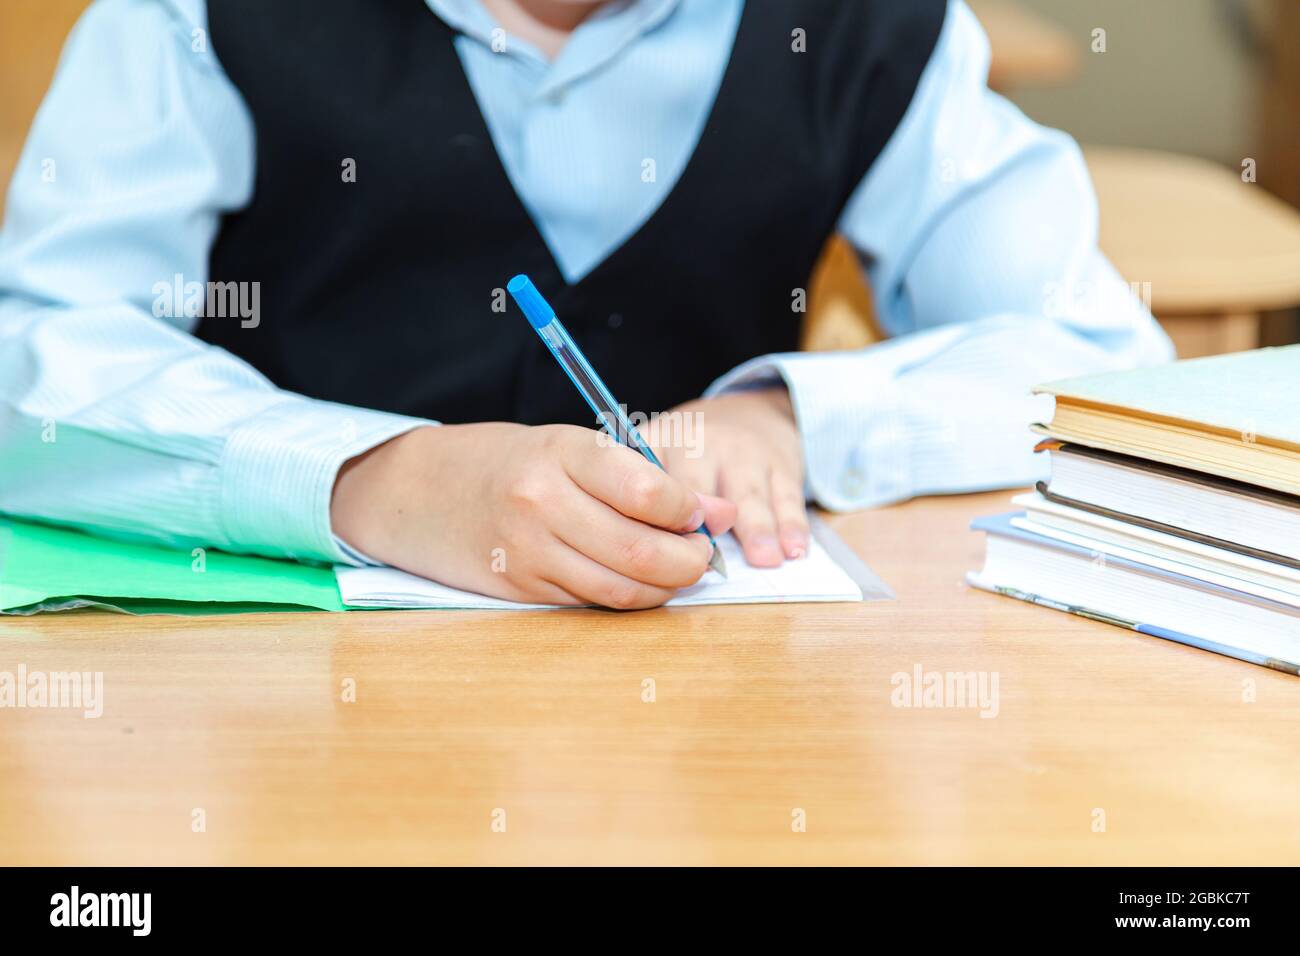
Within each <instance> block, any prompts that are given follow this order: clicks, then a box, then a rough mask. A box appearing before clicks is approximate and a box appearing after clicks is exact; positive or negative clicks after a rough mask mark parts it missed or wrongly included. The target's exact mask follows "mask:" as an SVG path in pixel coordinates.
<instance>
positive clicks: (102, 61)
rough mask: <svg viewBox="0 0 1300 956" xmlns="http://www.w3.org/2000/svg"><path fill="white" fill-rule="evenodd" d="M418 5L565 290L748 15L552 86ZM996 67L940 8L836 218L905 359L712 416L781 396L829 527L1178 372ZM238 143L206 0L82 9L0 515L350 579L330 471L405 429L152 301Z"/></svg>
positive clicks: (706, 3) (806, 369)
mask: <svg viewBox="0 0 1300 956" xmlns="http://www.w3.org/2000/svg"><path fill="white" fill-rule="evenodd" d="M428 3H429V6H430V7H431V8H432V12H431V13H430V15H431V16H432V15H437V16H441V17H442V18H443V19H445V20H446V21H448V22H449V23H451V24H452V25H453V26H455V27H456V28H457V29H458V30H460V31H461V34H462V35H461V36H460V37H459V38H458V40H457V42H456V48H457V51H458V53H459V55H460V57H461V60H462V62H463V64H464V67H465V70H466V73H467V75H468V77H469V79H470V83H471V85H472V88H473V90H474V93H475V96H476V97H477V99H478V102H479V106H480V108H481V109H482V111H483V113H484V116H485V118H486V120H487V123H488V126H489V128H490V130H491V133H492V137H493V140H494V143H495V145H496V148H497V150H498V151H499V153H500V155H501V157H502V160H503V162H504V164H505V167H506V169H507V171H508V173H509V175H510V178H511V182H512V184H513V185H514V188H515V189H516V190H517V191H518V193H519V195H520V197H521V199H522V200H523V202H524V204H525V206H526V207H527V209H528V211H529V212H530V214H531V215H532V216H533V218H534V219H535V220H536V222H537V224H538V226H539V229H540V231H541V233H542V235H543V237H544V238H545V240H546V242H547V243H548V245H549V246H550V248H551V251H552V252H553V253H554V255H555V258H556V260H557V261H558V262H559V263H560V265H561V267H562V269H563V270H564V272H565V275H566V276H567V278H569V279H570V280H576V279H578V278H580V277H581V276H583V275H584V274H586V273H587V272H588V271H590V270H591V268H592V267H593V266H594V265H596V264H597V263H598V262H600V260H601V259H602V257H604V256H605V255H606V254H607V253H608V252H609V251H611V250H612V249H613V248H615V247H617V246H618V245H619V243H620V242H622V240H623V239H624V238H625V237H627V236H628V235H629V234H631V233H632V232H633V231H635V229H636V228H637V227H638V226H639V225H640V224H641V223H642V222H643V221H644V220H645V219H646V218H647V217H648V216H649V215H651V214H652V213H653V211H654V210H655V208H656V207H657V206H658V205H659V203H660V202H661V201H662V200H663V198H664V196H665V195H667V193H668V191H669V190H671V189H672V187H673V184H674V182H675V181H676V179H677V177H678V175H679V174H680V173H681V171H682V169H683V168H684V167H685V165H686V162H687V159H688V158H689V157H690V154H691V152H692V151H693V149H694V147H695V143H696V142H697V140H698V138H699V135H700V133H701V131H702V129H703V126H704V124H705V122H706V120H707V116H708V113H709V111H710V108H711V106H712V103H713V99H714V95H715V93H716V91H717V88H718V85H719V82H720V78H721V76H722V72H723V69H724V66H725V64H726V61H727V59H728V57H729V55H730V47H731V42H732V39H733V38H734V36H735V32H736V25H737V23H738V21H739V17H740V13H741V8H742V0H618V2H614V3H611V4H609V5H608V6H607V7H605V8H603V9H602V10H601V11H600V12H599V13H598V14H597V15H595V16H593V17H592V18H591V19H589V20H588V21H587V22H585V23H584V24H583V25H582V26H580V27H579V28H578V30H577V31H576V32H575V33H574V34H573V36H572V37H571V39H570V41H569V43H568V45H567V46H566V47H565V49H564V50H563V52H562V53H561V54H560V56H559V57H558V58H557V59H556V60H555V61H554V62H547V61H546V60H545V58H544V57H542V56H541V55H540V54H539V53H538V51H537V50H535V49H533V48H531V47H530V46H529V45H528V44H526V43H524V42H523V41H521V40H519V39H517V38H514V37H508V36H503V34H502V33H501V32H500V31H498V30H497V28H496V25H495V24H494V22H493V21H492V19H491V18H490V16H489V15H488V14H487V12H486V11H485V10H484V9H483V8H482V7H481V6H480V5H479V4H478V3H477V2H475V0H428ZM503 40H504V44H503V43H502V41H503ZM286 42H292V38H289V39H288V40H287V41H286ZM494 44H495V45H496V46H497V47H501V46H502V45H504V49H499V50H496V51H494V49H493V46H494ZM217 52H219V51H217ZM806 55H809V56H814V55H816V50H815V46H813V47H812V48H810V50H809V52H808V53H807V54H806ZM987 67H988V47H987V42H986V40H985V38H984V35H983V33H982V31H981V30H980V27H979V25H978V24H977V22H976V21H975V18H974V16H973V15H972V14H971V13H970V11H969V10H968V9H967V8H966V6H965V4H964V3H963V2H960V0H953V2H952V5H951V8H950V10H949V16H948V18H947V21H946V23H945V26H944V28H943V32H942V35H941V36H940V39H939V42H938V45H937V48H936V49H935V52H934V54H933V57H932V59H931V62H930V63H929V64H928V66H927V68H926V70H925V73H924V75H923V77H922V80H921V83H920V85H919V88H918V89H917V91H916V95H915V97H914V100H913V102H912V104H911V106H910V108H909V109H908V111H907V114H906V116H905V117H904V119H903V121H902V123H901V125H900V126H899V128H898V129H897V130H896V131H895V133H894V135H893V137H892V139H891V140H890V142H889V144H888V146H887V147H886V149H885V151H884V153H883V154H882V155H881V156H880V158H879V160H878V161H877V162H876V164H875V165H874V166H873V168H872V169H871V170H870V172H869V174H868V175H867V177H866V178H865V180H864V181H863V182H862V183H861V185H860V186H859V187H858V189H857V190H856V192H855V194H854V196H853V197H852V200H851V201H850V202H849V204H848V206H847V208H846V209H845V210H844V213H843V218H842V220H841V222H840V228H841V230H842V232H843V233H844V234H845V235H846V236H847V237H848V239H849V240H850V241H851V242H852V243H853V245H854V246H855V247H856V248H857V250H858V251H859V253H860V255H861V258H862V261H863V264H864V267H865V269H866V271H867V274H868V276H869V278H870V281H871V286H872V289H873V292H874V295H875V300H876V306H877V311H878V316H879V320H880V323H881V325H882V326H883V328H884V330H885V331H886V332H887V333H888V334H889V335H890V336H891V340H890V341H888V342H886V343H883V344H881V345H878V346H875V347H872V348H869V349H866V350H862V351H853V352H842V353H824V354H813V353H797V354H790V355H779V356H762V357H758V358H755V359H754V360H753V361H752V362H749V363H747V364H746V365H744V366H742V367H741V368H739V369H736V370H733V371H732V372H730V373H728V374H727V375H725V376H724V377H723V378H722V379H720V380H719V381H718V382H717V383H715V385H714V386H713V387H712V388H711V390H710V391H711V393H716V392H717V391H719V390H722V389H725V388H728V387H732V386H739V385H742V384H744V383H747V382H752V381H765V380H774V379H777V378H780V379H783V380H784V381H785V382H786V383H787V384H788V386H789V388H790V390H791V392H792V395H793V400H794V404H795V408H796V410H797V413H798V418H799V425H800V429H801V432H802V434H803V440H804V448H805V454H806V458H807V468H808V488H809V492H810V494H811V495H812V497H813V498H814V499H815V500H816V501H818V502H819V503H821V504H822V505H824V506H826V507H829V508H834V509H851V508H861V507H866V506H870V505H877V504H882V503H885V502H890V501H897V500H900V499H903V498H907V497H910V496H912V495H917V494H924V493H931V492H956V491H968V490H974V489H983V488H993V487H1002V486H1011V485H1019V484H1025V483H1027V482H1029V481H1031V480H1033V479H1035V478H1037V477H1039V476H1040V474H1041V473H1042V469H1043V465H1042V462H1041V461H1040V460H1039V457H1038V456H1035V455H1033V454H1032V452H1031V448H1032V436H1031V435H1030V434H1029V433H1028V431H1027V430H1026V426H1027V425H1028V424H1029V423H1030V422H1031V421H1033V420H1037V419H1041V418H1043V417H1045V415H1046V414H1047V413H1048V412H1049V410H1050V406H1049V407H1046V408H1045V407H1044V404H1043V403H1044V402H1048V401H1050V400H1048V399H1041V398H1040V399H1035V398H1031V397H1030V396H1029V388H1030V386H1032V385H1033V384H1035V383H1037V382H1040V381H1044V380H1049V379H1052V378H1057V377H1061V376H1066V375H1072V374H1077V373H1081V372H1085V371H1090V370H1095V369H1104V368H1116V367H1122V366H1130V365H1136V364H1143V363H1154V362H1160V361H1165V360H1167V359H1168V358H1169V357H1170V355H1171V350H1170V346H1169V343H1168V340H1167V339H1166V338H1165V336H1164V335H1163V333H1162V332H1161V331H1160V329H1159V327H1158V326H1157V325H1156V324H1155V322H1154V320H1153V319H1152V318H1151V316H1150V315H1149V313H1148V312H1147V311H1146V310H1145V308H1143V307H1142V305H1141V304H1140V303H1139V302H1138V301H1137V300H1136V299H1135V298H1133V297H1132V296H1131V295H1130V294H1129V291H1128V288H1127V286H1126V285H1125V284H1124V283H1122V282H1121V281H1120V280H1119V278H1118V276H1116V274H1115V272H1114V270H1113V269H1112V268H1111V267H1110V266H1109V264H1108V263H1107V262H1106V261H1105V259H1104V258H1103V257H1102V256H1101V254H1100V253H1099V252H1098V251H1097V244H1096V243H1097V210H1096V204H1095V200H1094V197H1093V193H1092V190H1091V186H1090V184H1089V181H1088V176H1087V172H1086V170H1085V168H1084V165H1083V163H1082V160H1081V157H1080V154H1079V151H1078V149H1077V147H1076V146H1075V144H1074V142H1073V141H1072V140H1071V139H1070V138H1069V137H1067V136H1065V135H1063V134H1061V133H1059V132H1055V131H1052V130H1047V129H1044V128H1043V127H1040V126H1038V125H1036V124H1034V123H1033V122H1031V121H1029V120H1028V119H1026V118H1025V117H1024V116H1023V115H1022V114H1021V113H1020V112H1019V111H1018V110H1016V109H1015V108H1014V107H1013V106H1011V105H1010V104H1009V103H1007V102H1006V101H1005V100H1003V99H1001V98H1000V97H998V96H996V95H994V94H992V93H990V92H989V91H988V90H987V89H986V87H985V78H986V73H987ZM431 95H436V92H434V93H431ZM254 136H255V131H254V128H253V123H252V119H251V116H250V114H249V112H248V109H247V107H246V106H245V105H244V103H243V102H242V100H241V98H240V95H239V93H238V91H237V90H236V89H235V88H234V86H233V85H232V84H231V83H230V81H229V80H228V79H227V78H226V77H225V75H224V73H223V72H222V70H221V66H220V64H219V62H218V61H217V59H216V55H215V52H214V51H213V50H212V49H211V48H210V47H209V45H208V42H207V34H206V9H205V6H204V4H203V2H202V0H97V2H96V3H95V4H94V5H93V6H92V7H91V8H90V10H89V11H88V12H87V13H86V14H85V15H84V16H83V18H82V20H81V21H80V23H79V24H78V26H77V27H76V29H75V30H74V32H73V34H72V36H71V38H70V39H69V41H68V44H67V48H66V49H65V51H64V55H63V58H62V60H61V62H60V65H59V69H58V72H57V75H56V77H55V80H54V84H53V86H52V88H51V90H50V92H49V95H48V96H47V98H46V100H45V103H44V104H43V105H42V107H41V109H40V112H39V113H38V115H37V118H36V122H35V124H34V126H33V128H32V131H31V134H30V136H29V138H28V141H27V144H26V147H25V149H24V151H23V154H22V158H21V160H20V162H19V165H18V168H17V171H16V173H15V175H14V178H13V182H12V184H11V187H10V192H9V197H8V203H7V211H6V219H5V225H4V231H3V234H0V510H3V511H5V512H8V513H11V514H15V515H24V516H35V517H41V518H45V519H48V520H53V521H58V522H62V523H67V524H71V525H75V526H80V527H85V528H91V529H96V530H99V531H100V532H102V533H106V534H113V535H119V536H126V537H143V538H148V539H153V540H161V541H165V542H169V543H173V544H179V545H184V546H190V545H193V544H202V545H207V546H215V547H221V548H226V549H230V550H235V551H245V552H253V553H261V554H270V555H277V556H292V557H298V558H304V559H317V560H324V561H355V560H357V558H356V555H354V554H353V553H352V552H351V551H350V550H349V549H347V548H346V546H345V545H343V544H342V543H341V542H339V541H338V540H337V539H336V538H335V537H334V536H333V534H332V530H331V528H330V517H329V503H330V495H331V491H332V488H333V483H334V479H335V476H336V473H337V471H338V469H339V467H340V466H341V465H342V463H343V462H345V461H346V460H347V459H348V458H350V457H352V456H354V455H357V454H359V453H361V452H362V451H364V450H366V449H368V448H371V447H373V446H374V445H376V444H378V443H379V442H382V441H385V440H387V439H389V438H391V437H393V436H395V435H397V434H400V433H401V432H403V431H405V430H407V429H409V428H411V427H414V426H415V425H418V424H420V422H419V421H418V420H415V419H410V418H405V417H402V416H397V415H390V414H385V413H381V412H376V411H372V410H367V409H361V408H352V407H348V406H343V405H337V404H331V403H327V402H321V401H316V400H313V399H308V398H305V397H303V396H299V395H294V394H290V393H286V392H283V391H280V390H278V389H276V388H275V387H273V386H272V385H271V384H270V383H269V382H267V381H266V379H265V378H264V377H262V376H261V375H260V374H259V373H258V372H257V371H255V370H254V369H252V368H251V367H250V366H248V365H247V364H245V363H244V362H242V361H240V360H238V359H236V358H234V357H232V356H231V355H230V354H228V353H226V352H224V351H222V350H219V349H216V348H213V347H210V346H208V345H206V344H204V343H202V342H200V341H198V340H196V339H195V338H193V337H192V336H191V335H190V334H189V333H190V331H191V330H192V328H193V326H194V323H195V319H193V318H192V317H187V316H185V315H184V314H183V313H182V314H178V315H170V316H169V315H166V314H163V315H161V316H159V315H157V314H156V312H157V311H158V310H156V309H155V308H154V306H155V304H156V299H157V293H156V292H155V291H154V290H155V289H156V288H157V287H158V286H159V284H160V283H163V284H167V283H174V278H173V277H175V276H181V277H183V281H185V282H200V283H202V282H206V280H207V268H208V257H209V252H210V248H211V245H212V242H213V239H214V237H215V235H216V233H217V230H218V228H219V226H220V219H221V216H222V215H224V214H226V213H229V212H231V211H235V210H238V209H240V208H241V207H242V206H244V205H245V204H247V203H248V201H249V199H250V197H251V194H252V190H253V183H254V150H253V144H254ZM647 157H651V158H653V159H654V161H655V164H656V175H655V177H654V181H653V182H649V183H647V182H646V181H645V177H643V176H642V175H640V173H641V171H642V168H643V166H642V163H643V160H644V159H645V158H647ZM357 175H358V177H361V176H365V175H366V170H365V169H364V168H361V169H358V170H357ZM171 311H173V312H174V311H175V310H171ZM737 321H743V318H742V317H737Z"/></svg>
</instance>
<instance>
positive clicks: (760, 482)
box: [721, 460, 785, 568]
mask: <svg viewBox="0 0 1300 956" xmlns="http://www.w3.org/2000/svg"><path fill="white" fill-rule="evenodd" d="M721 485H722V493H723V494H724V495H725V496H726V497H728V498H730V499H731V500H732V501H734V502H735V503H736V529H735V530H736V538H737V539H739V541H740V546H741V548H742V549H744V552H745V560H746V561H748V562H749V563H750V564H752V565H753V566H754V567H756V568H772V567H776V566H777V565H779V564H780V563H781V562H782V561H783V560H784V559H785V555H784V554H783V553H782V551H781V543H780V540H779V539H778V538H777V532H776V515H775V514H773V512H772V489H771V484H770V482H769V480H768V468H767V465H766V464H765V463H762V462H758V461H755V460H746V461H741V462H735V463H732V464H729V465H728V466H726V467H724V468H723V469H722V476H721Z"/></svg>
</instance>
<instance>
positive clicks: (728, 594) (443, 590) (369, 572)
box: [334, 520, 894, 610]
mask: <svg viewBox="0 0 1300 956" xmlns="http://www.w3.org/2000/svg"><path fill="white" fill-rule="evenodd" d="M813 528H814V530H813V538H812V540H810V541H809V547H808V555H807V557H805V558H801V559H799V560H798V561H787V562H785V563H784V564H783V565H781V566H780V567H779V568H754V567H750V566H749V565H748V564H747V563H746V562H745V557H744V555H743V554H742V553H741V551H740V545H739V544H738V543H737V541H736V539H735V538H734V537H733V536H732V535H726V536H725V537H723V538H721V539H720V540H719V542H718V546H719V547H720V548H722V555H723V557H724V558H725V559H726V562H727V571H728V573H729V577H726V578H723V577H722V576H721V575H720V574H718V573H717V572H715V571H707V572H705V575H704V577H703V578H701V579H700V581H699V583H698V584H694V585H692V586H691V587H689V588H683V589H682V590H681V591H679V592H678V594H677V596H676V597H674V598H673V599H672V600H671V601H669V602H668V605H669V606H670V607H690V606H693V605H699V604H791V603H798V602H804V601H863V600H879V599H888V598H892V597H893V596H894V595H893V593H892V592H891V591H890V590H889V588H888V587H887V586H886V585H885V584H884V583H883V582H882V581H881V580H880V579H879V578H878V577H876V576H875V574H874V573H872V571H871V570H870V569H869V568H867V566H866V565H865V564H863V563H862V562H861V561H860V560H859V559H858V558H857V556H856V555H854V554H853V553H852V551H850V550H849V549H848V547H847V545H845V544H844V543H843V542H842V541H840V540H839V537H838V536H836V535H835V533H834V532H833V531H831V530H830V528H828V527H827V526H826V525H825V524H823V523H822V522H820V521H816V520H814V525H813ZM832 552H834V556H832ZM837 558H838V560H837ZM334 574H335V576H336V577H337V578H338V582H339V593H340V594H341V595H342V597H343V603H344V604H347V605H349V606H351V607H367V608H462V609H490V610H524V609H540V608H549V607H554V605H550V604H517V603H515V602H514V601H505V600H502V599H501V598H493V597H487V596H485V595H482V594H475V593H473V592H472V591H461V590H458V589H456V588H452V587H447V586H446V585H444V584H438V583H437V582H435V581H430V580H428V579H427V578H421V577H417V576H415V575H414V574H407V573H406V572H405V571H397V570H395V569H393V568H346V567H337V568H335V569H334Z"/></svg>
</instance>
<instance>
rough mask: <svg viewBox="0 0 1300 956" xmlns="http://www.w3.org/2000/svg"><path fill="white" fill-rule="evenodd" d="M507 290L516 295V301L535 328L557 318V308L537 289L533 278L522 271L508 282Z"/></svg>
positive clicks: (548, 323)
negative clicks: (552, 306)
mask: <svg viewBox="0 0 1300 956" xmlns="http://www.w3.org/2000/svg"><path fill="white" fill-rule="evenodd" d="M506 291H507V292H509V293H510V294H511V295H512V296H514V299H515V302H516V303H517V304H518V305H519V308H520V309H521V310H523V313H524V315H526V316H528V321H529V322H531V323H532V325H533V328H535V329H540V328H542V327H544V326H547V325H550V324H551V322H552V321H553V320H554V319H555V310H554V309H552V308H551V304H550V303H549V302H547V301H546V300H545V299H544V298H542V294H541V293H540V292H538V291H537V286H535V285H533V280H532V279H530V278H528V276H526V275H524V274H522V273H520V274H519V275H517V276H515V277H514V278H513V279H511V280H510V281H509V282H507V283H506Z"/></svg>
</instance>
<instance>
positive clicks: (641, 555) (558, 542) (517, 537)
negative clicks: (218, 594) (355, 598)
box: [331, 422, 736, 608]
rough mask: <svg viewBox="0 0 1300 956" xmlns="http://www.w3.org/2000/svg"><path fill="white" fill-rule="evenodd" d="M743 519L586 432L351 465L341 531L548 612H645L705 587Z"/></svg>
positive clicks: (341, 494)
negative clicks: (595, 608)
mask: <svg viewBox="0 0 1300 956" xmlns="http://www.w3.org/2000/svg"><path fill="white" fill-rule="evenodd" d="M701 517H703V519H704V520H705V521H706V522H707V523H708V526H709V530H710V531H712V532H713V533H714V534H715V535H717V534H722V533H724V532H725V531H727V530H728V529H729V528H730V527H731V524H732V522H734V521H735V517H736V509H735V506H734V505H733V504H732V503H731V502H728V501H725V500H724V499H721V498H713V497H709V496H699V495H697V494H696V493H695V492H693V491H691V490H690V489H689V488H688V487H687V486H686V485H685V484H683V483H682V482H681V481H679V480H677V479H675V478H672V477H670V476H669V475H668V474H667V473H665V472H664V471H662V470H660V469H659V468H656V467H655V466H654V465H652V464H650V462H648V461H646V460H645V459H644V458H643V457H641V455H639V454H637V453H636V452H634V451H632V450H631V449H628V448H624V447H622V446H620V445H617V444H613V443H611V442H609V441H608V440H607V439H602V438H601V433H599V432H596V431H594V430H592V429H589V428H579V427H576V426H573V425H543V426H537V427H528V426H524V425H513V424H508V423H503V422H486V423H481V424H473V425H440V426H436V427H427V428H417V429H415V430H414V431H411V432H408V433H406V434H405V435H401V436H399V437H397V438H394V439H393V440H391V441H389V442H386V443H385V444H383V445H380V446H379V447H378V448H374V449H372V450H371V451H369V452H367V453H366V454H364V455H361V456H359V457H357V458H354V459H352V460H351V461H349V462H348V463H347V464H345V465H344V466H343V468H342V469H341V470H340V472H339V477H338V480H337V482H336V483H335V486H334V498H333V502H332V505H331V520H332V523H333V528H334V532H335V533H336V534H338V535H339V536H340V537H342V538H343V540H345V541H346V542H348V544H349V545H351V546H352V547H354V548H358V549H360V550H361V551H362V552H364V553H366V554H367V555H369V556H370V557H372V558H375V559H376V560H380V561H383V562H385V563H387V564H390V565H392V566H393V567H397V568H401V569H402V570H405V571H410V572H411V573H412V574H418V575H421V576H423V577H427V578H431V579H433V580H435V581H438V582H440V583H442V584H448V585H451V586H452V587H457V588H463V589H465V590H469V591H477V592H479V593H481V594H489V595H492V596H494V597H502V598H508V599H509V600H512V601H524V602H530V603H545V604H601V605H604V606H606V607H613V608H644V607H654V606H656V605H659V604H662V603H664V602H665V601H667V600H668V599H669V598H671V597H672V596H673V592H674V591H675V590H676V589H678V588H682V587H686V586H688V585H690V584H694V583H695V582H696V581H698V580H699V578H700V576H701V575H702V574H703V573H704V571H705V569H706V567H707V565H708V561H709V556H710V546H709V542H708V540H707V539H706V538H705V537H704V536H703V535H699V534H685V535H684V534H681V533H680V532H683V531H692V530H694V529H695V528H696V527H698V526H699V524H700V521H701Z"/></svg>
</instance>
